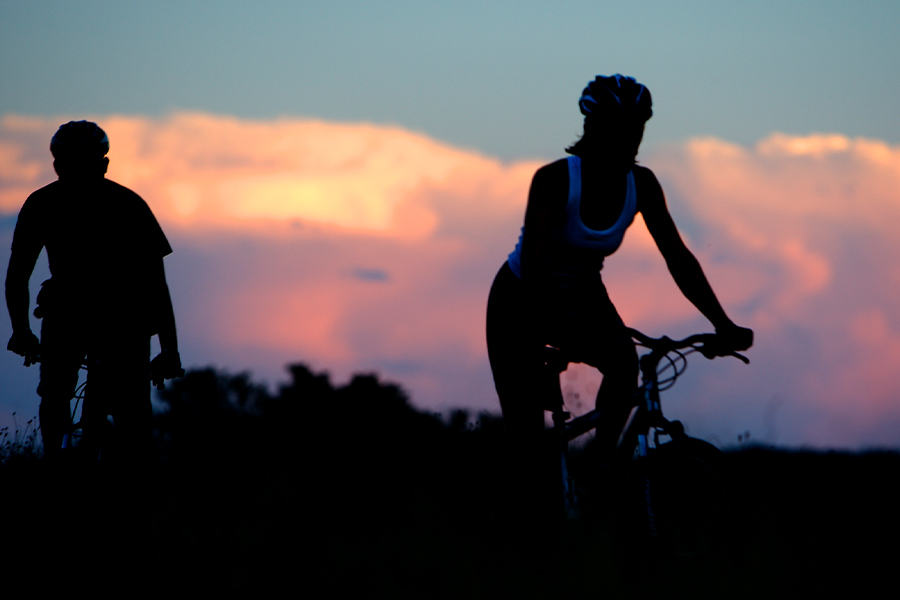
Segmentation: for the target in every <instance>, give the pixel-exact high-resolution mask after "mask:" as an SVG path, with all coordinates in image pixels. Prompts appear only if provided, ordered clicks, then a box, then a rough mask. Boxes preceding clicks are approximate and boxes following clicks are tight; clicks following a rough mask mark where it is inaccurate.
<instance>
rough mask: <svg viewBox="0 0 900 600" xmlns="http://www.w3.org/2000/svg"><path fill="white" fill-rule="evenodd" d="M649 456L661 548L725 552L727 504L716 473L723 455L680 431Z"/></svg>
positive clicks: (693, 553)
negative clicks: (677, 437)
mask: <svg viewBox="0 0 900 600" xmlns="http://www.w3.org/2000/svg"><path fill="white" fill-rule="evenodd" d="M649 458H650V460H649V464H648V485H649V490H648V493H649V498H648V501H649V502H650V510H652V514H653V515H654V518H655V524H656V531H657V535H658V537H659V542H660V544H661V546H662V548H663V549H664V550H665V551H666V552H667V553H670V554H672V555H674V556H678V557H685V558H691V557H704V556H717V555H719V554H721V553H722V552H727V551H729V550H730V546H731V533H732V517H731V508H730V504H729V501H728V494H727V491H726V489H725V486H724V485H723V483H722V479H721V476H720V473H721V472H722V468H723V466H724V465H723V463H724V460H725V456H724V454H723V453H722V452H721V451H720V450H719V449H718V448H716V447H715V446H713V445H712V444H708V443H706V442H704V441H702V440H698V439H694V438H689V437H686V436H685V437H683V438H681V439H679V440H676V441H672V442H670V443H668V444H663V445H661V446H660V447H659V448H657V449H656V450H655V451H654V452H653V453H652V455H651V456H650V457H649Z"/></svg>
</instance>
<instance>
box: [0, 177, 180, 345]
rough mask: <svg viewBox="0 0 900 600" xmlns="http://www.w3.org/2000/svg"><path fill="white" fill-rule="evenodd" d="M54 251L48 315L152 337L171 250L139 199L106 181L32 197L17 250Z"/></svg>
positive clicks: (64, 185)
mask: <svg viewBox="0 0 900 600" xmlns="http://www.w3.org/2000/svg"><path fill="white" fill-rule="evenodd" d="M41 248H46V249H47V259H48V262H49V266H50V273H51V275H52V282H53V290H52V293H51V294H49V296H50V298H47V299H46V301H47V303H48V306H46V310H47V312H46V314H47V315H53V314H56V315H66V316H67V317H68V318H76V319H80V320H82V322H83V323H84V324H85V325H86V326H87V327H88V328H89V330H92V331H103V332H109V331H118V332H121V333H123V334H130V333H135V332H141V333H143V334H145V335H148V336H149V335H150V334H151V333H153V327H154V323H155V314H154V313H155V309H156V304H157V303H156V302H155V301H154V299H155V296H156V294H157V293H158V290H155V289H154V286H157V285H159V283H160V282H159V279H158V278H157V277H154V276H153V275H154V274H155V273H156V272H157V271H158V269H159V261H160V260H161V259H162V258H163V257H164V256H166V255H168V254H170V253H171V252H172V248H171V246H169V242H168V240H167V239H166V236H165V234H163V232H162V229H161V228H160V226H159V223H157V221H156V218H155V217H154V216H153V213H152V212H151V211H150V207H148V206H147V203H146V202H144V200H143V199H141V197H140V196H138V195H137V194H135V193H134V192H132V191H131V190H129V189H128V188H125V187H123V186H121V185H119V184H117V183H114V182H112V181H110V180H108V179H105V178H97V179H92V180H87V181H85V180H76V181H67V180H60V181H55V182H53V183H51V184H50V185H48V186H45V187H43V188H41V189H39V190H37V191H36V192H34V193H33V194H31V196H29V197H28V199H27V200H26V201H25V204H24V205H23V206H22V210H21V211H20V212H19V218H18V221H17V223H16V230H15V233H14V234H13V245H12V249H13V252H14V253H19V252H22V253H23V255H24V256H37V254H39V253H40V250H41Z"/></svg>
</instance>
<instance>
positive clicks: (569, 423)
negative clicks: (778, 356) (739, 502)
mask: <svg viewBox="0 0 900 600" xmlns="http://www.w3.org/2000/svg"><path fill="white" fill-rule="evenodd" d="M628 331H629V334H630V335H631V337H632V338H633V339H634V340H635V342H636V343H637V344H638V345H639V346H642V347H645V348H648V349H649V350H650V351H649V352H647V353H646V354H644V355H643V356H642V357H641V358H640V371H641V385H640V386H639V388H638V390H637V391H636V393H635V394H634V396H633V397H632V398H631V401H632V403H633V405H634V408H633V409H632V411H631V415H630V416H629V418H628V421H627V422H626V424H625V426H624V428H623V430H622V433H621V435H620V436H619V440H618V444H617V450H616V457H615V461H614V462H615V464H614V465H613V467H614V469H616V470H617V471H618V472H620V473H622V474H623V477H622V480H623V481H624V490H620V491H621V492H624V500H625V506H624V510H625V511H626V513H628V514H627V517H628V518H629V519H630V522H631V524H632V527H631V530H632V532H633V533H634V534H636V535H637V537H639V538H641V539H643V540H646V541H649V542H650V543H651V544H653V545H657V546H659V547H660V548H662V549H663V550H664V551H665V552H668V553H671V554H674V555H677V556H696V555H699V554H704V553H709V552H713V551H715V549H716V548H717V547H719V546H720V545H721V543H722V542H723V541H724V539H723V538H724V537H727V535H728V530H729V523H728V522H729V520H730V509H729V505H728V498H727V493H726V490H725V487H724V486H723V484H722V480H721V475H720V473H721V471H722V467H723V464H722V463H723V459H724V455H723V454H722V452H721V451H720V450H719V449H718V448H716V447H715V446H713V445H712V444H709V443H707V442H705V441H703V440H699V439H696V438H692V437H690V436H688V435H687V434H686V433H685V428H684V425H683V424H682V423H681V422H680V421H670V420H668V419H666V418H665V416H664V415H663V412H662V407H661V404H660V392H661V391H664V390H667V389H669V388H671V387H672V386H673V385H674V384H675V381H676V380H677V379H678V377H679V376H680V375H681V374H682V373H683V372H684V370H685V368H687V357H688V356H689V355H690V354H692V353H695V352H699V353H700V354H702V355H703V356H705V357H706V358H710V359H712V358H715V357H717V356H733V357H736V358H738V359H740V360H741V361H743V362H745V363H748V362H749V360H748V359H747V358H746V357H744V356H743V355H741V354H738V353H737V352H734V351H733V350H731V349H729V348H725V347H723V346H722V343H721V341H720V340H719V338H718V337H717V336H716V334H697V335H692V336H690V337H687V338H685V339H683V340H672V339H670V338H668V337H665V336H664V337H661V338H651V337H649V336H647V335H645V334H643V333H641V332H639V331H637V330H634V329H629V330H628ZM544 364H545V369H546V373H547V376H548V377H550V378H552V377H555V378H556V382H557V386H556V390H557V391H556V394H557V397H556V398H555V399H553V405H554V406H556V407H557V408H556V409H555V410H553V411H552V414H553V428H552V429H551V430H549V431H550V435H552V436H553V438H554V441H555V443H556V444H558V446H559V456H560V473H561V488H562V498H563V505H564V508H565V511H566V512H567V513H568V514H570V515H572V514H575V513H576V512H577V510H578V503H579V496H580V493H579V490H578V488H577V486H576V483H575V481H574V478H573V477H572V475H571V474H570V472H569V443H570V442H571V441H572V440H574V439H575V438H577V437H579V436H581V435H583V434H585V433H587V432H589V431H591V430H592V429H594V428H595V427H596V426H597V424H598V422H599V420H600V419H601V418H602V414H601V411H598V410H594V411H591V412H589V413H587V414H585V415H583V416H581V417H577V418H571V415H570V414H569V413H567V412H566V411H565V406H564V403H563V398H562V393H561V391H559V386H558V380H559V374H560V373H561V372H562V371H564V370H565V369H566V368H567V367H568V364H569V360H568V357H567V356H566V354H565V353H564V352H563V351H562V350H560V349H558V348H554V347H551V346H547V347H546V348H545V356H544Z"/></svg>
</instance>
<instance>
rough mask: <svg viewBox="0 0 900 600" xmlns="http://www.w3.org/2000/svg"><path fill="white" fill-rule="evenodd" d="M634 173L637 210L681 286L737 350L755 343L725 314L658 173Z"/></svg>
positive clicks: (692, 301) (635, 171) (749, 332)
mask: <svg viewBox="0 0 900 600" xmlns="http://www.w3.org/2000/svg"><path fill="white" fill-rule="evenodd" d="M634 174H635V179H636V183H637V188H638V210H639V211H640V213H641V214H642V215H643V217H644V223H646V225H647V229H648V230H649V231H650V235H651V236H653V241H654V242H656V246H657V248H659V251H660V252H661V253H662V255H663V258H664V259H665V261H666V266H668V268H669V272H670V273H671V274H672V278H673V279H674V280H675V283H676V284H677V285H678V288H679V289H680V290H681V292H682V293H683V294H684V296H685V298H687V299H688V300H689V301H690V302H691V303H692V304H693V305H694V306H696V307H697V309H698V310H699V311H700V312H701V313H703V316H705V317H706V318H707V319H709V321H710V322H711V323H712V324H713V325H714V326H715V328H716V330H717V331H718V332H719V333H722V334H724V335H727V336H728V338H729V340H730V342H731V343H732V344H733V345H734V347H735V349H736V350H744V349H746V348H749V347H750V346H751V345H752V344H753V332H752V331H751V330H749V329H745V328H743V327H738V326H737V325H735V324H734V322H733V321H732V320H731V319H730V318H728V315H726V314H725V310H724V309H723V308H722V305H721V304H720V303H719V300H718V298H716V295H715V293H714V292H713V289H712V286H710V285H709V281H708V280H707V279H706V275H705V274H704V273H703V269H702V268H701V267H700V263H699V262H698V261H697V259H696V257H695V256H694V255H693V253H691V251H690V250H688V248H687V246H685V244H684V241H683V240H682V239H681V235H680V234H679V233H678V229H677V228H676V227H675V222H674V221H673V220H672V216H671V215H670V214H669V209H668V207H667V206H666V199H665V195H664V194H663V191H662V187H661V186H660V185H659V181H657V179H656V176H655V175H654V174H653V172H652V171H650V170H649V169H646V168H643V167H635V169H634Z"/></svg>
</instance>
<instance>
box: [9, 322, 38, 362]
mask: <svg viewBox="0 0 900 600" xmlns="http://www.w3.org/2000/svg"><path fill="white" fill-rule="evenodd" d="M6 349H7V350H9V351H10V352H15V353H16V354H18V355H19V356H24V357H25V366H26V367H30V366H31V365H33V364H34V363H36V362H37V361H38V360H40V358H41V341H40V340H39V339H38V338H37V336H36V335H34V333H32V331H31V330H30V329H28V330H25V331H14V332H13V334H12V337H11V338H9V344H7V345H6Z"/></svg>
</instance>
